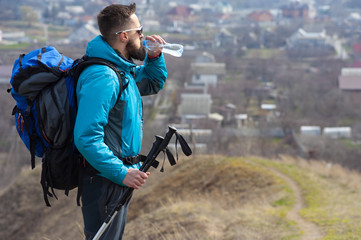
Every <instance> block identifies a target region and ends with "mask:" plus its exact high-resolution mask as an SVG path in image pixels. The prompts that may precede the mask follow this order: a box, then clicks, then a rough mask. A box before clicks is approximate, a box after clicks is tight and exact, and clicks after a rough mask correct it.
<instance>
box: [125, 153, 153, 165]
mask: <svg viewBox="0 0 361 240" xmlns="http://www.w3.org/2000/svg"><path fill="white" fill-rule="evenodd" d="M146 158H147V157H146V156H144V155H140V154H139V155H137V156H132V157H124V158H121V159H120V160H122V161H123V163H124V164H127V165H133V164H137V163H139V162H144V160H145V159H146Z"/></svg>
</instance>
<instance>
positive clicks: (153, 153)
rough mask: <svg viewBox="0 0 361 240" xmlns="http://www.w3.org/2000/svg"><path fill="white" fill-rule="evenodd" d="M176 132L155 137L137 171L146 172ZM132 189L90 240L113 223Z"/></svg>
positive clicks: (171, 131) (169, 129)
mask: <svg viewBox="0 0 361 240" xmlns="http://www.w3.org/2000/svg"><path fill="white" fill-rule="evenodd" d="M176 131H177V129H176V128H174V127H168V132H167V133H166V135H165V136H164V138H163V137H161V136H155V138H156V140H155V141H154V143H153V146H152V148H151V150H150V151H149V153H148V155H147V157H146V159H145V161H144V163H143V164H142V166H141V167H140V169H139V171H142V172H147V171H148V170H149V168H150V167H151V166H152V164H153V163H154V161H155V159H156V157H157V156H158V154H159V153H160V152H161V151H163V150H164V149H165V148H166V147H167V145H168V144H169V141H170V139H171V138H172V136H173V134H174V133H175V132H176ZM133 190H134V188H128V189H127V190H126V191H125V193H124V195H123V196H122V198H121V199H120V201H119V203H118V205H117V206H116V207H115V208H114V209H113V210H112V211H111V212H110V213H109V215H108V216H107V218H106V219H105V221H104V223H103V225H102V226H101V227H100V228H99V230H98V232H97V233H96V235H95V236H94V237H93V239H92V240H98V239H100V237H101V236H102V235H103V233H104V231H105V230H106V229H107V228H108V226H109V224H110V223H111V222H112V221H113V219H114V217H115V216H116V215H117V213H118V212H119V210H120V209H121V208H122V206H123V205H124V204H125V203H126V202H127V200H128V199H129V198H130V196H131V194H132V192H133Z"/></svg>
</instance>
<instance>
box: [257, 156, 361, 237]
mask: <svg viewBox="0 0 361 240" xmlns="http://www.w3.org/2000/svg"><path fill="white" fill-rule="evenodd" d="M263 163H264V164H266V165H272V166H273V167H276V168H277V169H279V170H280V171H282V172H283V173H285V174H288V175H289V176H291V177H292V178H293V179H294V180H296V181H297V182H298V184H299V185H300V187H301V189H302V191H303V196H304V199H305V201H306V208H304V209H303V210H302V211H301V214H302V216H304V217H305V218H306V219H308V220H309V221H312V222H314V223H316V224H317V225H318V226H319V227H320V228H321V229H322V230H323V232H324V233H325V237H324V238H323V239H325V240H336V239H337V240H338V239H340V240H341V239H347V240H352V239H354V240H359V239H361V201H360V197H361V187H360V182H361V176H360V174H359V173H356V172H354V171H350V170H346V169H344V168H342V167H341V166H338V165H330V164H329V163H327V162H320V161H305V160H303V159H300V158H293V157H287V156H282V157H281V158H280V161H278V162H275V161H272V162H270V161H268V160H263Z"/></svg>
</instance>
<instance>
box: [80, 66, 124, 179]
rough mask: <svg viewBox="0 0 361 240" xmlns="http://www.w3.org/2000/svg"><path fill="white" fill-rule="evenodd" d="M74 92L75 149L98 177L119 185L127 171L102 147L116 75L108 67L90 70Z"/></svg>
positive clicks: (115, 93) (114, 96)
mask: <svg viewBox="0 0 361 240" xmlns="http://www.w3.org/2000/svg"><path fill="white" fill-rule="evenodd" d="M76 92H77V101H78V113H77V117H76V122H75V128H74V142H75V146H76V147H77V149H78V150H79V152H80V153H81V154H82V155H83V157H85V159H86V160H87V161H88V162H89V164H90V165H92V166H93V167H94V168H95V169H97V170H98V171H99V172H100V175H102V176H103V177H105V178H107V179H109V180H111V181H112V182H115V183H117V184H121V185H123V184H122V181H123V180H124V178H125V175H126V174H127V171H128V168H127V167H125V166H124V164H123V162H122V161H121V160H120V159H118V158H117V157H116V156H115V155H114V154H113V152H112V151H111V150H110V149H109V147H108V146H107V145H106V144H105V143H104V126H106V125H107V123H108V115H109V111H110V110H111V109H112V108H113V106H114V105H115V103H116V101H117V97H118V93H119V80H118V77H117V75H116V74H115V72H114V71H113V70H111V69H110V68H108V67H105V66H99V65H95V66H90V67H88V68H87V69H86V70H84V71H83V72H82V74H81V75H80V77H79V80H78V85H77V89H76Z"/></svg>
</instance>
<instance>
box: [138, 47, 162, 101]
mask: <svg viewBox="0 0 361 240" xmlns="http://www.w3.org/2000/svg"><path fill="white" fill-rule="evenodd" d="M166 79H167V67H166V65H165V61H164V56H163V53H162V54H161V55H160V56H159V57H157V58H154V59H151V58H148V56H147V57H146V59H145V61H144V65H143V66H137V67H136V70H135V81H136V83H137V86H138V89H139V92H140V95H142V96H146V95H152V94H156V93H158V92H159V91H160V90H161V89H162V88H163V86H164V83H165V81H166Z"/></svg>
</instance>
